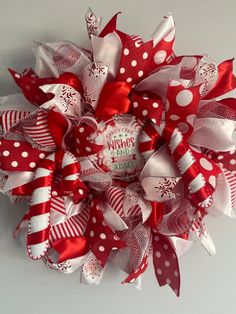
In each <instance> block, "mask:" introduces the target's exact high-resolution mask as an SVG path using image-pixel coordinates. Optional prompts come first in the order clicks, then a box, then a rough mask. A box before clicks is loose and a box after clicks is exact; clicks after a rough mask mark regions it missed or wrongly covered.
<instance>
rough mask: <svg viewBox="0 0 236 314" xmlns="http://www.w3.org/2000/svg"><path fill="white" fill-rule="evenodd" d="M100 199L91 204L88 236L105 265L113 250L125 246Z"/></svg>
mask: <svg viewBox="0 0 236 314" xmlns="http://www.w3.org/2000/svg"><path fill="white" fill-rule="evenodd" d="M100 204H101V201H100V200H95V201H93V202H92V204H91V211H90V217H89V221H88V225H87V229H86V238H87V239H88V241H89V246H90V248H91V251H92V252H93V254H94V255H95V256H96V257H97V259H98V260H99V261H100V263H101V266H102V267H104V266H105V264H106V262H107V259H108V257H109V255H110V253H111V251H113V250H119V249H121V248H123V247H124V246H125V243H124V242H123V241H122V240H120V238H119V237H118V236H117V234H116V233H115V231H113V230H112V229H111V228H110V227H109V226H108V224H107V223H106V221H105V220H104V217H103V214H102V212H101V210H100V209H99V205H100Z"/></svg>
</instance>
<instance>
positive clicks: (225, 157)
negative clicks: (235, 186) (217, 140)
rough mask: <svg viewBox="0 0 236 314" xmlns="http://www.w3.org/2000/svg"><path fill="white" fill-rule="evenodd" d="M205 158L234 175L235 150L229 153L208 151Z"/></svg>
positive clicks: (235, 166)
mask: <svg viewBox="0 0 236 314" xmlns="http://www.w3.org/2000/svg"><path fill="white" fill-rule="evenodd" d="M207 156H208V157H209V158H210V159H211V160H213V161H214V162H215V163H217V164H218V165H219V166H220V167H224V168H226V169H228V170H229V171H231V172H232V173H233V175H236V150H235V149H233V150H231V151H229V152H214V151H208V152H207Z"/></svg>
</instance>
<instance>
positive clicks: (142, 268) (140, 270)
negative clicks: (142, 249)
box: [122, 255, 148, 284]
mask: <svg viewBox="0 0 236 314" xmlns="http://www.w3.org/2000/svg"><path fill="white" fill-rule="evenodd" d="M147 267H148V256H147V255H145V256H144V258H143V260H142V262H141V263H140V265H139V266H138V267H137V269H135V271H133V272H132V273H131V274H130V275H129V276H128V277H127V278H125V280H123V281H122V284H126V283H133V282H134V281H135V280H136V279H137V278H138V277H139V276H141V275H142V274H143V273H144V272H145V271H146V269H147Z"/></svg>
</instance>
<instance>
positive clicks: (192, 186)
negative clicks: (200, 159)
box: [153, 122, 212, 208]
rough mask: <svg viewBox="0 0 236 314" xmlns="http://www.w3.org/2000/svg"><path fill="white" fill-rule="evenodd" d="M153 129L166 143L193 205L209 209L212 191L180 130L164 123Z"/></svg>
mask: <svg viewBox="0 0 236 314" xmlns="http://www.w3.org/2000/svg"><path fill="white" fill-rule="evenodd" d="M153 128H155V129H156V131H157V132H158V133H159V135H160V136H162V137H163V138H164V139H165V141H166V142H167V144H168V146H169V149H170V151H171V154H172V157H173V159H174V160H175V162H176V164H177V166H178V169H179V171H180V174H181V175H182V176H183V178H184V180H185V182H186V183H187V186H188V190H189V192H190V194H191V198H192V201H193V203H194V205H195V206H197V207H198V206H201V207H203V208H207V207H209V206H210V205H211V203H212V189H210V187H209V186H208V185H207V182H206V180H205V178H204V176H203V174H202V173H201V172H200V170H199V169H198V165H197V163H196V160H195V158H194V156H193V154H192V153H191V149H190V147H189V145H188V143H187V142H186V141H185V140H184V138H183V135H182V133H181V132H180V130H179V129H178V128H176V127H175V128H171V127H169V126H166V125H165V123H164V122H163V123H162V124H161V125H160V126H157V125H155V126H154V127H153Z"/></svg>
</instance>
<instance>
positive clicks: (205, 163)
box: [191, 150, 221, 188]
mask: <svg viewBox="0 0 236 314" xmlns="http://www.w3.org/2000/svg"><path fill="white" fill-rule="evenodd" d="M191 152H192V154H193V156H194V157H195V159H196V163H197V165H198V167H199V169H200V172H201V173H202V174H203V176H204V178H205V180H206V181H207V182H208V183H209V184H210V185H211V186H212V188H215V186H216V178H217V176H218V175H219V174H220V173H221V169H220V168H219V167H218V166H217V164H216V163H215V162H213V161H212V160H210V159H209V158H208V157H207V156H206V155H203V154H202V153H200V152H197V151H195V150H191Z"/></svg>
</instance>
